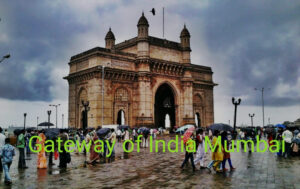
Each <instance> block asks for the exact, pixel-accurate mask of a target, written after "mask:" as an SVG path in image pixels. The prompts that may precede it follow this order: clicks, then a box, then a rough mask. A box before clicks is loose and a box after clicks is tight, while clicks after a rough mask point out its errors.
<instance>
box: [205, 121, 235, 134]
mask: <svg viewBox="0 0 300 189" xmlns="http://www.w3.org/2000/svg"><path fill="white" fill-rule="evenodd" d="M208 128H209V129H211V130H213V131H215V130H218V131H230V132H231V131H233V128H232V127H231V126H230V125H227V124H224V123H215V124H212V125H211V126H209V127H208Z"/></svg>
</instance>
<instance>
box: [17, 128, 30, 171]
mask: <svg viewBox="0 0 300 189" xmlns="http://www.w3.org/2000/svg"><path fill="white" fill-rule="evenodd" d="M24 134H25V130H22V131H21V133H20V134H19V135H18V138H17V148H18V150H19V153H20V154H19V163H18V168H19V169H27V168H28V167H27V166H26V162H25V137H24Z"/></svg>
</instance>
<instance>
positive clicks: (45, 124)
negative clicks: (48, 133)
mask: <svg viewBox="0 0 300 189" xmlns="http://www.w3.org/2000/svg"><path fill="white" fill-rule="evenodd" d="M38 126H39V127H48V128H49V127H51V126H54V124H53V123H50V122H43V123H40V124H38Z"/></svg>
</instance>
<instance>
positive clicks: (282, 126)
mask: <svg viewBox="0 0 300 189" xmlns="http://www.w3.org/2000/svg"><path fill="white" fill-rule="evenodd" d="M275 127H278V128H283V129H285V128H286V127H285V125H283V124H277V125H275Z"/></svg>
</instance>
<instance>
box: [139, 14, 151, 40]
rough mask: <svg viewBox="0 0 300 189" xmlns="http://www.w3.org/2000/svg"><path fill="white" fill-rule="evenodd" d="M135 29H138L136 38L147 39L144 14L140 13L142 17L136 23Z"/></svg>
mask: <svg viewBox="0 0 300 189" xmlns="http://www.w3.org/2000/svg"><path fill="white" fill-rule="evenodd" d="M137 27H138V38H147V37H148V28H149V23H148V20H147V18H146V17H145V16H144V12H143V13H142V16H141V17H140V19H139V21H138V24H137Z"/></svg>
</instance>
